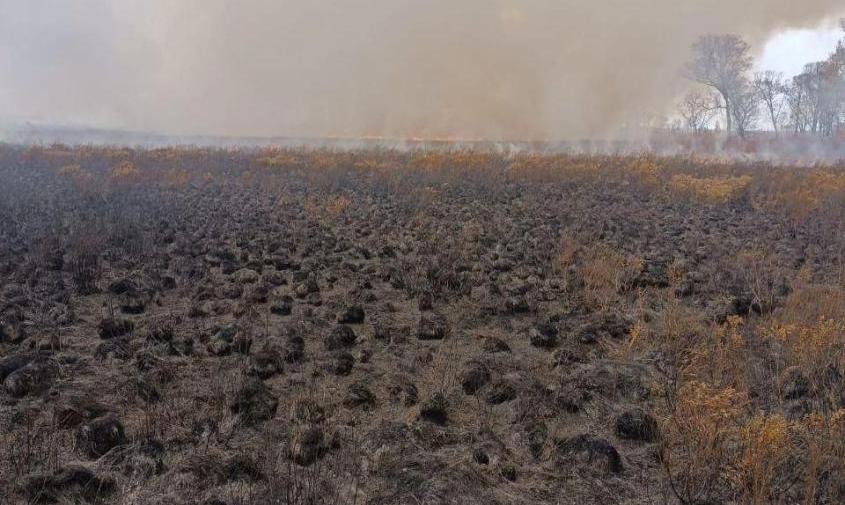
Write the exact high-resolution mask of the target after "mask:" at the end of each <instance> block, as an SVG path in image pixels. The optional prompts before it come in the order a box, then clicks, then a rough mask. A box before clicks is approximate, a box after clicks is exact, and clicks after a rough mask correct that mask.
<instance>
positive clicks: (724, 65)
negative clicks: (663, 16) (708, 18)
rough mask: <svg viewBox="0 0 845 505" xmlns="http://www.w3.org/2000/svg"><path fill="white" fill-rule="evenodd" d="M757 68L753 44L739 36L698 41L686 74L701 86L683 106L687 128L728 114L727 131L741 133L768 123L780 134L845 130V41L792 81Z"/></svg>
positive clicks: (694, 128) (825, 133)
mask: <svg viewBox="0 0 845 505" xmlns="http://www.w3.org/2000/svg"><path fill="white" fill-rule="evenodd" d="M842 29H843V31H845V20H843V21H842ZM752 66H753V58H752V56H751V51H750V46H749V45H748V43H747V42H746V41H745V40H743V39H742V38H741V37H739V36H736V35H704V36H702V37H700V38H699V39H698V40H696V42H695V43H694V44H693V46H692V55H691V58H690V60H689V62H688V63H687V64H686V65H685V67H684V69H683V75H684V77H686V78H687V79H689V80H690V81H692V82H694V83H696V84H698V85H699V86H697V87H696V89H694V90H692V91H690V92H689V93H688V94H687V95H686V96H685V97H684V98H683V99H682V100H681V102H680V104H679V105H678V112H679V114H680V116H681V117H682V118H683V120H684V123H685V126H686V127H687V128H689V129H690V130H692V131H693V132H700V131H703V130H706V129H707V128H708V127H709V126H710V125H711V124H712V123H713V121H714V120H716V119H717V118H718V119H722V118H723V119H724V120H725V129H726V131H727V134H728V135H733V134H736V135H739V136H740V137H745V136H746V135H747V134H748V132H750V131H753V130H755V129H758V128H760V127H764V128H765V127H767V126H768V127H769V128H771V129H772V130H774V132H775V133H776V134H780V133H782V132H793V133H795V134H813V135H818V136H824V137H831V136H834V135H837V134H839V133H840V132H845V39H843V40H841V41H840V42H839V43H838V44H837V47H836V49H835V50H834V51H833V53H831V55H830V56H829V57H828V58H827V59H826V60H824V61H819V62H814V63H809V64H807V65H806V66H805V67H804V71H803V72H802V73H801V74H799V75H797V76H795V77H792V78H791V79H787V78H785V77H784V75H783V73H780V72H774V71H763V72H757V73H753V74H752V72H751V70H752Z"/></svg>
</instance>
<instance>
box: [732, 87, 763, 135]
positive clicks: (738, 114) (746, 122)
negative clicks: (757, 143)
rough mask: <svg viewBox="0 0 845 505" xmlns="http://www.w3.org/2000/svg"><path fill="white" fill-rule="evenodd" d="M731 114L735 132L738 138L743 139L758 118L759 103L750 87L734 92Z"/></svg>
mask: <svg viewBox="0 0 845 505" xmlns="http://www.w3.org/2000/svg"><path fill="white" fill-rule="evenodd" d="M731 114H732V115H733V119H734V123H735V125H736V132H737V133H738V134H739V136H740V137H743V138H745V135H746V134H747V133H748V132H749V131H750V130H751V129H752V128H754V126H755V125H756V124H757V119H758V118H759V117H760V102H759V100H758V99H757V95H756V94H755V93H754V91H753V90H751V88H750V87H747V88H745V89H742V90H739V91H737V92H736V94H735V95H734V97H733V106H732V107H731Z"/></svg>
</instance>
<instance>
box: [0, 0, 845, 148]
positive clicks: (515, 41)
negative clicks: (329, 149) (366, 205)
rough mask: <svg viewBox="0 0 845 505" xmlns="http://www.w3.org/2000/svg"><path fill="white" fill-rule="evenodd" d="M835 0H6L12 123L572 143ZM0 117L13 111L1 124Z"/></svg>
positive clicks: (1, 76)
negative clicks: (696, 47) (700, 55)
mask: <svg viewBox="0 0 845 505" xmlns="http://www.w3.org/2000/svg"><path fill="white" fill-rule="evenodd" d="M843 10H845V9H843V7H842V3H841V0H805V1H801V2H797V1H795V0H743V1H741V2H737V1H736V0H686V1H678V0H638V1H632V0H296V1H294V0H240V1H235V0H181V1H178V2H174V1H171V0H121V1H120V2H114V1H111V0H74V1H72V2H70V1H67V0H39V1H34V0H33V1H25V2H21V1H19V0H0V12H2V13H3V15H2V17H0V121H2V120H3V119H6V120H19V119H27V120H35V121H43V122H52V123H65V124H68V123H74V124H86V125H94V126H102V127H116V128H129V129H136V130H154V131H163V132H169V133H177V134H188V133H202V134H216V135H243V136H274V135H278V136H300V137H301V136H367V135H372V136H398V137H407V136H419V137H422V136H425V137H461V138H492V139H537V140H540V139H552V140H557V139H566V138H583V137H600V136H608V135H611V134H613V133H618V131H619V130H620V128H622V127H623V126H624V125H626V124H631V123H635V122H639V121H641V120H642V118H643V117H645V116H646V115H647V114H652V113H663V112H666V111H668V109H669V108H670V107H671V106H672V104H674V102H675V99H676V97H677V94H678V92H679V90H680V89H681V87H682V86H683V85H684V83H683V82H682V80H681V79H680V78H679V77H678V69H679V67H680V66H681V65H682V64H683V62H684V61H685V59H686V58H687V56H688V51H689V46H690V44H691V42H692V41H693V39H694V38H695V37H696V36H698V35H700V34H702V33H708V32H712V33H738V34H741V35H743V36H745V37H746V38H747V39H748V40H749V41H750V42H751V43H752V44H754V45H755V47H756V48H758V49H761V48H762V43H763V42H764V41H765V39H766V37H767V36H768V35H770V34H771V33H773V32H774V31H776V30H779V29H785V28H802V27H810V26H816V25H818V24H819V22H821V21H822V20H824V19H830V18H835V17H838V16H840V15H842V14H843ZM4 116H5V118H4Z"/></svg>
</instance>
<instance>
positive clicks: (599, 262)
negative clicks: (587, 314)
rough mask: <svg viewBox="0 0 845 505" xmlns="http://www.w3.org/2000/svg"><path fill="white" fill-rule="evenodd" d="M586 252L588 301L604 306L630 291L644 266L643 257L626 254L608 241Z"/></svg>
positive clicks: (584, 270) (583, 275)
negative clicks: (614, 247)
mask: <svg viewBox="0 0 845 505" xmlns="http://www.w3.org/2000/svg"><path fill="white" fill-rule="evenodd" d="M564 252H566V250H564ZM583 256H584V262H583V264H582V265H581V271H580V273H581V278H582V280H583V281H584V288H585V295H586V299H587V303H589V304H591V305H593V306H594V307H596V308H598V309H601V310H606V309H607V308H609V307H610V305H611V304H612V302H613V300H614V299H615V298H616V297H617V296H618V295H619V294H621V293H625V292H627V291H629V290H630V289H631V287H632V286H633V282H634V280H635V278H636V275H637V274H638V273H639V272H640V271H641V270H642V259H641V258H637V257H633V256H628V255H625V254H623V253H620V252H618V251H616V250H614V249H612V248H611V247H608V246H607V245H605V244H597V245H594V246H591V247H588V248H586V249H585V250H584V251H583ZM566 259H567V258H566V257H564V258H561V260H564V261H565V260H566Z"/></svg>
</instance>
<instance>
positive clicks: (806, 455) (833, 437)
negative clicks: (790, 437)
mask: <svg viewBox="0 0 845 505" xmlns="http://www.w3.org/2000/svg"><path fill="white" fill-rule="evenodd" d="M795 431H796V436H797V440H798V442H797V443H798V451H797V454H798V457H799V458H800V459H799V460H798V461H797V464H796V465H795V467H796V469H798V471H800V472H801V473H803V475H802V476H801V477H802V481H803V486H802V490H801V491H802V494H803V498H804V499H803V503H804V504H805V505H811V504H814V503H818V502H820V501H821V500H819V498H820V497H829V498H830V500H831V501H830V503H842V502H843V500H845V492H843V491H845V490H843V489H842V488H841V486H838V483H841V482H842V481H843V480H845V409H839V410H837V411H836V412H833V413H832V414H830V415H823V414H818V413H813V414H810V415H809V416H807V417H806V418H805V419H804V422H803V423H800V424H798V425H797V426H796V427H795ZM837 487H838V489H837ZM837 499H838V500H837Z"/></svg>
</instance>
